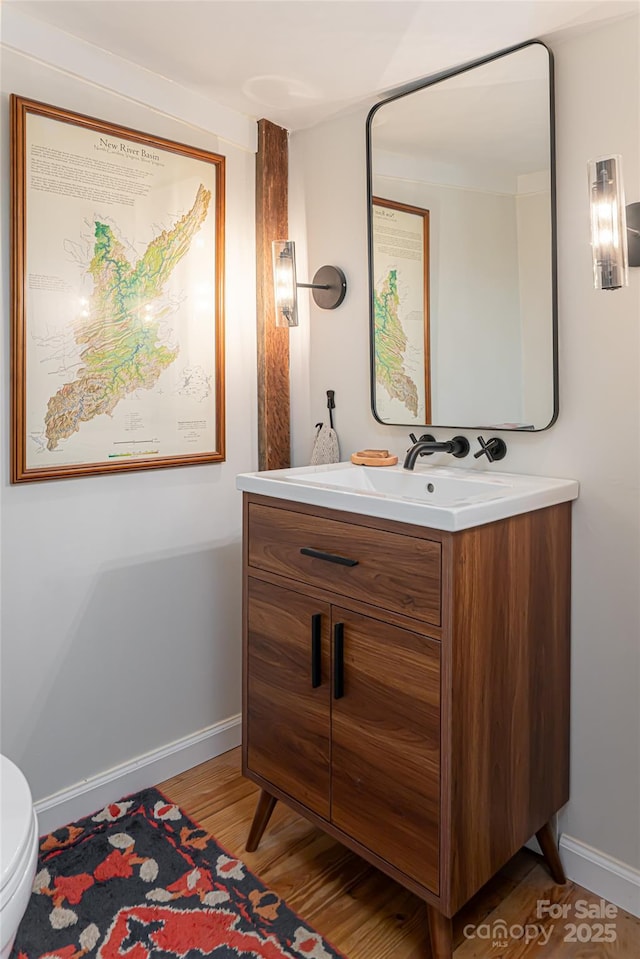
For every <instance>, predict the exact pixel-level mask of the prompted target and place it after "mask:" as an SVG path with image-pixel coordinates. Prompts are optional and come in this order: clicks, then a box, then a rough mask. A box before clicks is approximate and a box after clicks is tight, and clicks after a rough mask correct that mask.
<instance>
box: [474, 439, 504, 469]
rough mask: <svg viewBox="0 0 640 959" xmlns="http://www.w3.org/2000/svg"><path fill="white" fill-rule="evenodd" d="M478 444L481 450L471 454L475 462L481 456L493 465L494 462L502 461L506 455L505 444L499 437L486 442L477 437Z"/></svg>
mask: <svg viewBox="0 0 640 959" xmlns="http://www.w3.org/2000/svg"><path fill="white" fill-rule="evenodd" d="M478 442H479V443H480V446H481V447H482V449H480V450H478V452H477V453H474V454H473V458H474V459H476V460H477V459H479V458H480V457H481V456H486V457H487V459H488V460H489V462H490V463H493V461H494V460H503V459H504V458H505V456H506V455H507V444H506V443H505V441H504V440H501V439H500V437H499V436H492V437H491V439H490V440H486V441H485V439H484V437H483V436H479V437H478Z"/></svg>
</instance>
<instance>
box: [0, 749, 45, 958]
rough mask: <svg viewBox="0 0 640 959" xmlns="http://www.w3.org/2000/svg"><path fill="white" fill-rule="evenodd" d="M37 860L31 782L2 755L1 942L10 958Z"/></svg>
mask: <svg viewBox="0 0 640 959" xmlns="http://www.w3.org/2000/svg"><path fill="white" fill-rule="evenodd" d="M37 862H38V820H37V817H36V811H35V809H34V808H33V800H32V798H31V790H30V789H29V784H28V783H27V780H26V779H25V778H24V776H23V774H22V773H21V772H20V770H19V769H18V767H17V766H16V765H14V763H12V762H11V760H10V759H7V758H6V756H0V942H1V945H2V957H1V959H8V956H9V953H10V952H11V947H12V946H13V940H14V939H15V936H16V932H17V931H18V926H19V925H20V921H21V919H22V916H23V915H24V911H25V909H26V908H27V903H28V902H29V897H30V895H31V887H32V885H33V877H34V876H35V873H36V865H37Z"/></svg>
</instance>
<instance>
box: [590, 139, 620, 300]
mask: <svg viewBox="0 0 640 959" xmlns="http://www.w3.org/2000/svg"><path fill="white" fill-rule="evenodd" d="M589 191H590V201H591V248H592V251H593V282H594V286H595V288H596V290H618V289H620V287H621V286H627V285H628V283H629V272H628V254H627V223H626V216H625V203H624V186H623V181H622V157H620V156H609V157H600V158H599V159H597V160H591V161H590V162H589Z"/></svg>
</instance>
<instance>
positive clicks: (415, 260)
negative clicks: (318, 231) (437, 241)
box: [371, 196, 431, 426]
mask: <svg viewBox="0 0 640 959" xmlns="http://www.w3.org/2000/svg"><path fill="white" fill-rule="evenodd" d="M371 212H372V215H371V223H372V249H371V277H372V288H373V301H374V302H373V321H372V331H371V335H372V338H373V342H372V363H373V401H374V402H373V409H374V413H375V416H376V419H378V420H379V421H380V422H381V423H398V422H402V423H408V424H410V425H413V424H415V425H416V426H423V425H427V424H429V423H430V422H431V376H430V335H429V211H428V210H425V209H423V208H422V207H417V206H410V205H409V204H407V203H399V202H397V201H395V200H389V199H384V198H382V197H377V196H374V197H373V198H372V211H371ZM401 308H402V311H401ZM398 403H400V404H402V413H403V416H404V417H405V418H402V417H401V416H400V415H399V412H398V410H399V408H398V407H397V404H398ZM394 404H396V406H395V409H396V412H394Z"/></svg>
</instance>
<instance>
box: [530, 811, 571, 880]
mask: <svg viewBox="0 0 640 959" xmlns="http://www.w3.org/2000/svg"><path fill="white" fill-rule="evenodd" d="M536 839H537V840H538V842H539V843H540V848H541V849H542V855H543V856H544V858H545V861H546V863H547V866H548V867H549V872H550V873H551V877H552V879H553V881H554V882H557V883H558V885H560V886H563V885H564V884H565V882H566V881H567V877H566V875H565V872H564V866H563V865H562V862H561V861H560V854H559V853H558V844H557V842H556V837H555V835H554V833H553V829H552V827H551V823H550V822H546V823H545V824H544V826H543V827H542V829H538V831H537V833H536Z"/></svg>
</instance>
